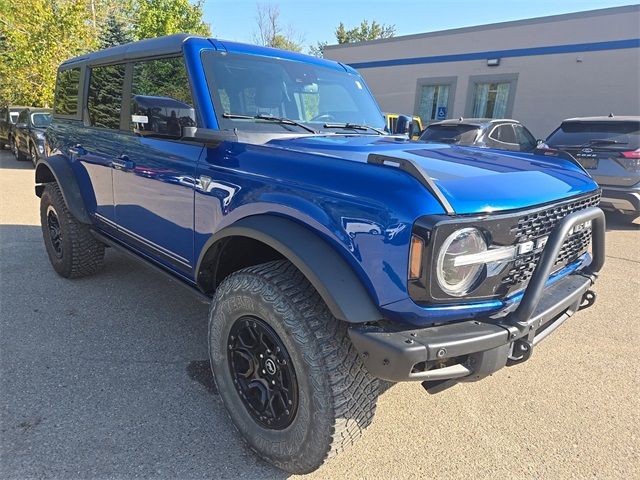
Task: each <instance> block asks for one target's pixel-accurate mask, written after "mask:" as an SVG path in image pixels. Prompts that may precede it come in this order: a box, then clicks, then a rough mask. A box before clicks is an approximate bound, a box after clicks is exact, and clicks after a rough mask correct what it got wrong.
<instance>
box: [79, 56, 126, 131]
mask: <svg viewBox="0 0 640 480" xmlns="http://www.w3.org/2000/svg"><path fill="white" fill-rule="evenodd" d="M124 70H125V66H124V65H107V66H104V67H93V68H91V73H90V74H89V95H88V97H87V110H88V111H89V125H91V126H92V127H100V128H110V129H113V130H117V129H119V128H120V111H121V110H122V86H123V84H124Z"/></svg>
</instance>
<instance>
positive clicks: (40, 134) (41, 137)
mask: <svg viewBox="0 0 640 480" xmlns="http://www.w3.org/2000/svg"><path fill="white" fill-rule="evenodd" d="M36 137H38V140H44V133H40V132H38V133H36Z"/></svg>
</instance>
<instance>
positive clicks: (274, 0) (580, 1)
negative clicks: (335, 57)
mask: <svg viewBox="0 0 640 480" xmlns="http://www.w3.org/2000/svg"><path fill="white" fill-rule="evenodd" d="M205 2H206V3H205V8H204V13H205V14H204V17H205V21H206V22H208V23H209V24H210V25H211V30H212V32H213V36H214V37H216V38H219V39H224V40H235V41H240V42H246V43H254V42H253V36H254V33H255V31H256V9H257V5H258V4H264V3H271V4H272V5H278V6H279V7H280V17H281V19H282V24H283V26H284V27H286V28H291V29H292V30H293V31H294V32H295V34H296V36H297V37H298V38H299V39H301V40H302V43H303V45H304V52H305V53H306V52H307V50H308V47H309V45H315V44H316V43H317V42H319V41H325V42H329V43H330V44H332V43H336V41H335V36H334V34H333V32H334V30H335V28H336V27H337V26H338V24H339V23H340V22H343V23H344V24H345V26H346V27H348V28H350V27H354V26H356V25H359V24H360V22H361V21H362V20H364V19H368V20H369V21H371V20H375V21H377V22H378V23H384V24H388V25H395V26H396V36H399V35H409V34H412V33H424V32H430V31H436V30H446V29H450V28H459V27H468V26H473V25H483V24H487V23H496V22H505V21H509V20H520V19H524V18H534V17H544V16H548V15H556V14H560V13H570V12H579V11H584V10H595V9H598V8H607V7H616V6H621V5H632V4H634V3H637V2H633V1H630V0H626V1H624V0H623V1H616V0H270V1H269V0H267V1H264V0H263V1H255V0H205Z"/></svg>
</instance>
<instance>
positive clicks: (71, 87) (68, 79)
mask: <svg viewBox="0 0 640 480" xmlns="http://www.w3.org/2000/svg"><path fill="white" fill-rule="evenodd" d="M79 86H80V69H79V68H69V69H67V70H60V71H59V72H58V79H57V81H56V95H55V101H54V113H56V114H59V115H76V114H77V113H78V89H79Z"/></svg>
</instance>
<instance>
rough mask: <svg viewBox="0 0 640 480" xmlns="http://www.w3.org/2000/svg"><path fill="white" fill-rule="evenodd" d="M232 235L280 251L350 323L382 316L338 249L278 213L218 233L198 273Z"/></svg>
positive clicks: (333, 310) (336, 313)
mask: <svg viewBox="0 0 640 480" xmlns="http://www.w3.org/2000/svg"><path fill="white" fill-rule="evenodd" d="M233 236H239V237H249V238H252V239H254V240H257V241H260V242H262V243H264V244H266V245H268V246H270V247H271V248H273V249H274V250H276V251H277V252H279V253H280V254H281V255H282V256H283V257H284V258H286V259H287V260H289V261H290V262H291V263H292V264H293V265H295V266H296V268H298V270H300V271H301V272H302V274H303V275H304V276H305V277H306V278H307V280H309V282H310V283H311V284H312V285H313V287H314V288H315V289H316V291H317V292H318V293H319V294H320V296H321V297H322V299H323V300H324V302H325V303H326V304H327V307H328V308H329V310H330V311H331V313H332V314H333V316H334V317H336V318H337V319H339V320H343V321H346V322H349V323H364V322H375V321H379V320H381V318H382V315H381V314H380V311H379V310H378V308H377V306H376V305H375V303H374V302H373V300H372V299H371V297H370V295H369V293H368V292H367V290H366V288H365V287H364V285H362V282H361V281H360V279H359V278H358V276H357V275H356V273H355V272H354V271H353V269H352V268H351V267H350V266H349V265H348V263H347V262H346V261H345V260H344V259H343V258H342V257H341V256H340V255H339V254H338V252H336V250H335V249H334V248H332V247H331V246H330V245H329V244H328V243H327V242H326V241H325V240H323V239H322V238H321V237H319V236H318V235H317V234H315V233H313V231H311V230H310V229H308V228H306V227H304V226H302V225H300V224H299V223H296V222H295V221H293V220H289V219H287V218H284V217H279V216H276V215H270V214H261V215H254V216H249V217H245V218H243V219H241V220H238V221H237V222H235V223H233V224H232V225H229V226H228V227H225V228H223V229H222V230H220V231H219V232H217V233H215V234H214V235H213V236H212V237H211V238H210V239H209V240H208V241H207V243H206V244H205V246H204V248H203V249H202V251H201V253H200V256H199V258H198V263H197V266H196V270H195V271H196V275H198V276H199V273H200V266H201V265H202V261H203V259H204V258H205V255H206V252H207V251H208V250H209V248H210V247H212V246H213V245H214V244H216V242H218V241H219V240H222V239H223V238H227V237H233Z"/></svg>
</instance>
